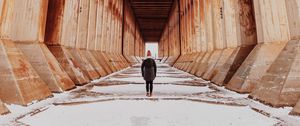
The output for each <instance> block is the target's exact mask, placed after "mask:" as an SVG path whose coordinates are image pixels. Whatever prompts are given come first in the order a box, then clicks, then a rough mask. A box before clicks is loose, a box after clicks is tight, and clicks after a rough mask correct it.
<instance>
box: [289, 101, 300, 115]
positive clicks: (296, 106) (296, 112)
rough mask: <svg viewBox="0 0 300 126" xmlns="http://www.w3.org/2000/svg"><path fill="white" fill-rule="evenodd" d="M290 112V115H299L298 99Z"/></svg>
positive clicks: (299, 103) (299, 102) (299, 104)
mask: <svg viewBox="0 0 300 126" xmlns="http://www.w3.org/2000/svg"><path fill="white" fill-rule="evenodd" d="M290 114H292V115H300V100H299V101H298V103H297V104H296V105H295V107H294V109H293V110H292V112H291V113H290Z"/></svg>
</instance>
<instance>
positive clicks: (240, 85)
mask: <svg viewBox="0 0 300 126" xmlns="http://www.w3.org/2000/svg"><path fill="white" fill-rule="evenodd" d="M179 2H180V11H174V10H173V12H172V13H177V14H178V13H179V14H180V19H179V20H180V24H179V26H180V33H181V35H179V36H178V38H180V39H179V40H180V41H181V43H180V44H181V46H180V50H181V52H180V53H181V55H180V57H179V58H178V60H177V61H176V63H175V64H174V65H173V66H174V67H176V68H178V69H181V70H184V71H187V72H190V73H191V74H194V75H196V76H199V77H202V78H203V79H205V80H210V81H212V82H214V83H216V84H218V85H225V86H226V88H228V89H230V90H234V91H237V92H242V93H251V92H252V93H251V97H253V98H254V99H258V100H260V101H262V102H264V103H268V104H270V105H273V106H295V105H296V104H297V102H298V105H297V106H296V107H295V108H294V113H300V111H299V110H300V109H299V106H300V105H299V103H300V102H299V101H298V100H299V96H300V93H299V91H298V90H299V85H297V84H296V81H299V76H298V75H299V73H298V70H299V62H298V60H299V58H298V55H299V47H297V46H296V45H297V44H299V33H300V32H299V23H298V22H299V21H298V20H299V12H300V11H299V4H300V3H299V2H298V1H296V0H274V1H268V2H267V0H214V1H211V0H179ZM175 6H176V5H175ZM297 21H298V22H297ZM172 22H174V19H172V18H171V19H170V20H169V25H167V26H166V27H165V30H164V33H163V36H162V38H161V41H160V43H159V46H160V47H159V54H160V58H163V59H165V57H170V56H173V55H176V54H174V52H172V50H170V49H172V48H173V46H174V45H175V43H174V40H171V39H168V38H170V36H172V38H176V37H174V36H176V35H172V32H170V31H172V30H170V29H172V28H171V27H172V25H170V24H172ZM270 22H272V23H270ZM287 57H288V59H289V60H287ZM163 61H164V60H163Z"/></svg>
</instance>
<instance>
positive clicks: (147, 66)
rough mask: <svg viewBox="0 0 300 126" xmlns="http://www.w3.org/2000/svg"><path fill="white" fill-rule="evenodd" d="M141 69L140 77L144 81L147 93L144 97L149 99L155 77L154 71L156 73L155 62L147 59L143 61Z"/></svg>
mask: <svg viewBox="0 0 300 126" xmlns="http://www.w3.org/2000/svg"><path fill="white" fill-rule="evenodd" d="M141 69H142V76H143V78H144V80H145V81H146V91H147V94H146V96H148V97H151V96H152V91H153V80H154V79H155V77H156V71H157V67H156V63H155V60H154V59H152V58H150V57H148V58H147V59H145V60H144V61H143V63H142V67H141Z"/></svg>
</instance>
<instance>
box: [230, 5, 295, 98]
mask: <svg viewBox="0 0 300 126" xmlns="http://www.w3.org/2000/svg"><path fill="white" fill-rule="evenodd" d="M253 3H254V9H255V19H256V26H257V35H258V36H257V37H258V45H256V46H255V48H254V49H253V51H251V53H250V54H249V56H248V57H247V58H246V60H245V61H244V62H243V64H242V65H241V67H239V69H238V70H237V72H236V73H235V74H234V76H233V77H232V79H231V80H230V82H229V83H228V85H227V88H229V89H231V90H234V91H237V92H242V93H248V92H252V91H253V89H254V88H255V87H256V86H257V85H258V84H259V80H260V79H261V78H262V76H263V75H264V73H265V72H266V71H267V69H268V68H269V67H270V65H271V64H272V63H273V62H274V60H275V58H276V57H277V56H278V55H279V53H280V52H281V50H282V49H283V48H284V46H285V45H286V43H287V41H288V40H289V39H290V35H289V25H288V18H287V11H286V4H285V1H283V0H274V1H268V0H253ZM239 6H240V8H242V9H243V11H241V13H240V18H239V19H240V20H239V21H240V27H241V30H243V32H241V33H243V34H241V37H242V38H245V39H244V40H243V41H241V42H242V45H243V44H244V43H247V44H251V41H252V40H253V38H254V37H255V36H254V35H252V34H253V33H255V28H254V27H252V24H255V23H254V21H252V20H250V19H249V18H248V17H249V16H248V15H249V14H251V11H252V10H251V7H252V6H251V1H250V0H242V1H239ZM270 22H273V23H270ZM251 35H252V36H253V37H244V36H251Z"/></svg>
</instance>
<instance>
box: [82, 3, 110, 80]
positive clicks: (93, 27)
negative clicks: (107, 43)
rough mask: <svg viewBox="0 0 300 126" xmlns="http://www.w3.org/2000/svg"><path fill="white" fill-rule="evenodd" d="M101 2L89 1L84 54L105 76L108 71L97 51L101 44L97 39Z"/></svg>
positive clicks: (99, 72) (100, 73)
mask: <svg viewBox="0 0 300 126" xmlns="http://www.w3.org/2000/svg"><path fill="white" fill-rule="evenodd" d="M99 2H100V1H98V0H90V2H89V16H88V33H87V45H86V49H83V53H82V54H83V55H82V56H83V57H85V58H86V59H87V60H88V62H89V63H90V64H91V65H92V67H93V68H94V69H95V70H96V71H97V73H98V74H99V75H100V76H102V77H103V76H106V75H107V73H106V71H105V70H104V68H103V66H102V65H101V64H100V62H98V60H97V59H98V56H97V52H96V50H97V45H99V43H98V39H97V23H98V21H97V17H98V9H99V10H101V8H98V6H99V5H98V4H99ZM99 12H100V11H99ZM100 13H101V12H100ZM100 26H101V25H100ZM95 55H96V56H95ZM100 76H98V77H100Z"/></svg>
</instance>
